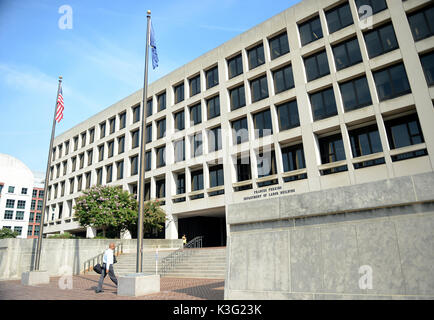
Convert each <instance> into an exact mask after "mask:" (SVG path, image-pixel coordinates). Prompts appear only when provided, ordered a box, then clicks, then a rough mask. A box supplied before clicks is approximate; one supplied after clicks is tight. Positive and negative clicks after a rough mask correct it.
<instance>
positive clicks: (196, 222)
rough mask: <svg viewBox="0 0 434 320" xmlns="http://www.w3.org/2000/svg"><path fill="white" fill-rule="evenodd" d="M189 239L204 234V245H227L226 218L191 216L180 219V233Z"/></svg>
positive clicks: (180, 235)
mask: <svg viewBox="0 0 434 320" xmlns="http://www.w3.org/2000/svg"><path fill="white" fill-rule="evenodd" d="M184 234H185V236H186V237H187V241H190V240H193V239H194V238H196V237H199V236H203V242H202V245H203V247H224V246H226V219H225V218H224V217H203V216H198V217H190V218H179V219H178V235H179V238H181V237H182V236H183V235H184Z"/></svg>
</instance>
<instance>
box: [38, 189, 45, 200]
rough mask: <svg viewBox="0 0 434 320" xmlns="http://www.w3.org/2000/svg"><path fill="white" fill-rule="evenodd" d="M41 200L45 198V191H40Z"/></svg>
mask: <svg viewBox="0 0 434 320" xmlns="http://www.w3.org/2000/svg"><path fill="white" fill-rule="evenodd" d="M39 198H41V199H43V198H44V190H39Z"/></svg>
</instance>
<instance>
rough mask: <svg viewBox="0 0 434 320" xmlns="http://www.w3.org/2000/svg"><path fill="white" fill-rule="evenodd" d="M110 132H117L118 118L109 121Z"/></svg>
mask: <svg viewBox="0 0 434 320" xmlns="http://www.w3.org/2000/svg"><path fill="white" fill-rule="evenodd" d="M109 130H110V134H112V133H115V130H116V118H114V117H113V118H111V119H109Z"/></svg>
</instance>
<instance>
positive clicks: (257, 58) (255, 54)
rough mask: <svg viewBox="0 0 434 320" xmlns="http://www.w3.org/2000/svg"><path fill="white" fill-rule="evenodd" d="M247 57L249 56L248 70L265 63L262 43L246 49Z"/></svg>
mask: <svg viewBox="0 0 434 320" xmlns="http://www.w3.org/2000/svg"><path fill="white" fill-rule="evenodd" d="M247 57H248V58H249V69H250V70H252V69H255V68H256V67H259V66H260V65H263V64H264V63H265V56H264V45H263V44H262V43H261V44H260V45H257V46H256V47H254V48H252V49H250V50H248V51H247Z"/></svg>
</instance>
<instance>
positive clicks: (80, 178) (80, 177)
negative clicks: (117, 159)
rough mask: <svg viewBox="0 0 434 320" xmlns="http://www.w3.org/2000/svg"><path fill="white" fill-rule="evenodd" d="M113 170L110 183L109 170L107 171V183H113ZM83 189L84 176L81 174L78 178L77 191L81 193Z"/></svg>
mask: <svg viewBox="0 0 434 320" xmlns="http://www.w3.org/2000/svg"><path fill="white" fill-rule="evenodd" d="M111 171H112V170H111V169H110V181H109V170H108V169H107V183H109V182H111V181H112V180H111ZM82 188H83V176H82V175H81V174H80V175H79V176H77V191H81V189H82Z"/></svg>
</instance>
